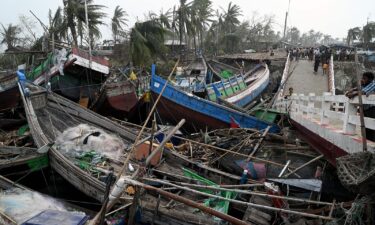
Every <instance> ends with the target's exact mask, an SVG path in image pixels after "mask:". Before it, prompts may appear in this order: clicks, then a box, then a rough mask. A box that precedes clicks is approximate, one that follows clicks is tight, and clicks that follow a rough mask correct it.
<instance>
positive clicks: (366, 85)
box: [345, 72, 375, 141]
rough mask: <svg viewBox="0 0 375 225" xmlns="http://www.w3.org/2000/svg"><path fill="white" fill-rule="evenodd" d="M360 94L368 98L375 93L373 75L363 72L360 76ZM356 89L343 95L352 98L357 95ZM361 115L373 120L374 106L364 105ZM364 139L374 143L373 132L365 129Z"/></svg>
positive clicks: (374, 135) (374, 115)
mask: <svg viewBox="0 0 375 225" xmlns="http://www.w3.org/2000/svg"><path fill="white" fill-rule="evenodd" d="M360 91H361V93H362V94H363V95H366V96H368V95H369V94H371V93H374V92H375V80H374V74H373V73H372V72H365V73H363V74H362V79H361V90H360ZM358 92H359V91H358V88H352V89H350V90H349V91H347V92H346V93H345V96H347V97H348V98H353V97H355V96H357V95H358ZM363 115H364V116H365V117H370V118H375V106H374V105H364V106H363ZM366 138H367V139H368V140H370V141H375V130H372V129H368V128H366Z"/></svg>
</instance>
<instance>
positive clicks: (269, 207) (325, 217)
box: [125, 177, 332, 222]
mask: <svg viewBox="0 0 375 225" xmlns="http://www.w3.org/2000/svg"><path fill="white" fill-rule="evenodd" d="M125 181H126V182H128V183H129V184H131V185H134V186H141V187H143V188H145V189H148V190H153V191H156V192H158V193H160V192H159V190H160V189H159V188H156V187H152V186H148V185H145V184H143V183H141V182H138V181H136V180H133V179H131V178H128V177H126V178H125ZM160 183H168V182H165V181H163V182H160ZM168 185H170V186H172V187H177V188H179V189H181V190H185V191H190V192H192V193H195V194H199V195H203V196H207V197H210V198H215V199H220V200H224V201H228V202H232V203H235V204H239V205H245V206H250V207H254V208H260V209H266V210H272V211H275V212H278V213H289V214H295V215H300V216H304V217H309V218H315V219H323V220H332V218H331V217H327V216H320V215H313V214H308V213H304V212H296V211H292V210H289V209H282V208H276V207H271V206H264V205H258V204H254V203H251V202H243V201H239V200H235V199H229V198H225V197H221V196H217V195H212V194H207V193H204V192H200V191H196V190H193V189H190V188H187V187H182V186H179V185H175V184H172V183H168ZM167 193H168V194H171V193H169V192H167ZM179 197H180V196H179ZM176 201H179V200H176ZM194 203H195V202H194ZM195 204H197V203H195ZM197 205H198V206H201V205H200V204H197ZM193 207H195V206H193ZM197 208H198V209H201V208H199V207H197ZM202 211H203V210H202ZM215 216H216V215H215ZM217 217H219V216H217ZM219 218H221V217H219ZM229 222H230V221H229Z"/></svg>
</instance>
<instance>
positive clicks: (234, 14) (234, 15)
mask: <svg viewBox="0 0 375 225" xmlns="http://www.w3.org/2000/svg"><path fill="white" fill-rule="evenodd" d="M223 11H224V15H223V16H224V26H225V29H226V30H229V33H232V32H233V28H234V27H236V26H238V25H239V24H240V21H239V19H238V17H240V16H242V14H241V8H240V7H239V6H238V5H236V4H232V2H229V5H228V9H227V10H226V11H225V10H223Z"/></svg>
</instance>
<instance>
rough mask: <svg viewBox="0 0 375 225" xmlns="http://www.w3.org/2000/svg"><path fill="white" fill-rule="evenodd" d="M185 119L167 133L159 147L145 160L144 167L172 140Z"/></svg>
mask: <svg viewBox="0 0 375 225" xmlns="http://www.w3.org/2000/svg"><path fill="white" fill-rule="evenodd" d="M184 123H185V119H182V120H181V121H180V122H179V123H178V124H177V126H175V127H174V128H173V129H172V130H171V132H169V133H168V135H167V136H166V137H165V138H164V139H163V141H162V142H161V143H160V144H159V146H158V147H157V148H156V149H155V150H154V151H152V152H151V154H150V155H149V156H148V157H147V159H146V166H148V165H149V164H150V162H151V159H152V158H153V157H154V156H155V155H156V154H157V153H158V152H159V151H160V150H161V149H163V147H164V145H165V144H166V143H167V142H168V141H169V140H170V139H171V138H172V136H173V135H174V134H175V133H176V132H177V131H178V129H180V128H181V127H182V125H184Z"/></svg>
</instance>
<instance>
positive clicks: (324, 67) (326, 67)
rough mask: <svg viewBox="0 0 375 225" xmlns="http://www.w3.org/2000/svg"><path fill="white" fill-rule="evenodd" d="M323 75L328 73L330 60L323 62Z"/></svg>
mask: <svg viewBox="0 0 375 225" xmlns="http://www.w3.org/2000/svg"><path fill="white" fill-rule="evenodd" d="M323 75H328V62H325V63H324V64H323Z"/></svg>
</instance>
